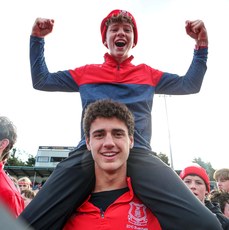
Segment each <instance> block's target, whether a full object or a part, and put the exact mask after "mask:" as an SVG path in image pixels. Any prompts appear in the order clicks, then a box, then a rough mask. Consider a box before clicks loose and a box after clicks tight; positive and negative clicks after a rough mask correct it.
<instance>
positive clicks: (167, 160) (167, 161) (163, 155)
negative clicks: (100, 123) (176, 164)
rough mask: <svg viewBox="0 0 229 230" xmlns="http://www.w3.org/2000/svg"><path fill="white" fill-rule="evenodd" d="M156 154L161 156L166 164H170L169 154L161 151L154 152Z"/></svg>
mask: <svg viewBox="0 0 229 230" xmlns="http://www.w3.org/2000/svg"><path fill="white" fill-rule="evenodd" d="M154 155H155V156H157V157H158V158H160V159H161V160H162V161H163V162H164V163H165V164H167V165H168V166H170V164H169V158H168V156H167V155H166V154H164V153H161V152H160V153H159V154H157V153H155V152H154Z"/></svg>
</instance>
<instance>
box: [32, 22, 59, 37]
mask: <svg viewBox="0 0 229 230" xmlns="http://www.w3.org/2000/svg"><path fill="white" fill-rule="evenodd" d="M53 26H54V20H53V19H47V18H37V19H36V20H35V23H34V25H33V28H32V35H33V36H37V37H41V38H43V37H45V36H46V35H47V34H49V33H51V32H52V30H53Z"/></svg>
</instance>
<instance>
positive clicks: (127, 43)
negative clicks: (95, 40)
mask: <svg viewBox="0 0 229 230" xmlns="http://www.w3.org/2000/svg"><path fill="white" fill-rule="evenodd" d="M106 45H107V47H108V49H109V51H110V54H111V56H113V57H114V59H115V60H116V61H117V62H118V63H121V62H123V61H124V60H126V59H127V58H128V57H129V51H130V49H131V48H132V47H133V46H134V32H133V27H132V25H131V24H129V23H127V22H121V23H120V22H115V23H111V24H110V25H109V26H108V29H107V34H106Z"/></svg>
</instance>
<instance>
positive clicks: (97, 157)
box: [87, 117, 133, 173]
mask: <svg viewBox="0 0 229 230" xmlns="http://www.w3.org/2000/svg"><path fill="white" fill-rule="evenodd" d="M132 146H133V137H130V136H129V135H128V129H127V127H126V125H125V123H124V122H123V121H121V120H119V119H117V118H115V117H113V118H96V119H95V120H94V121H93V122H92V124H91V127H90V138H89V139H88V138H87V148H88V149H89V150H90V151H91V153H92V157H93V159H94V161H95V170H96V172H103V171H104V172H107V173H115V172H117V171H118V170H126V162H127V159H128V156H129V151H130V148H132Z"/></svg>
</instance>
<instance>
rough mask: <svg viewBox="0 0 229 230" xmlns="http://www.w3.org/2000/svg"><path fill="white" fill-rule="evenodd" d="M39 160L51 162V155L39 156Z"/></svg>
mask: <svg viewBox="0 0 229 230" xmlns="http://www.w3.org/2000/svg"><path fill="white" fill-rule="evenodd" d="M37 162H49V157H48V156H38V157H37Z"/></svg>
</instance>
